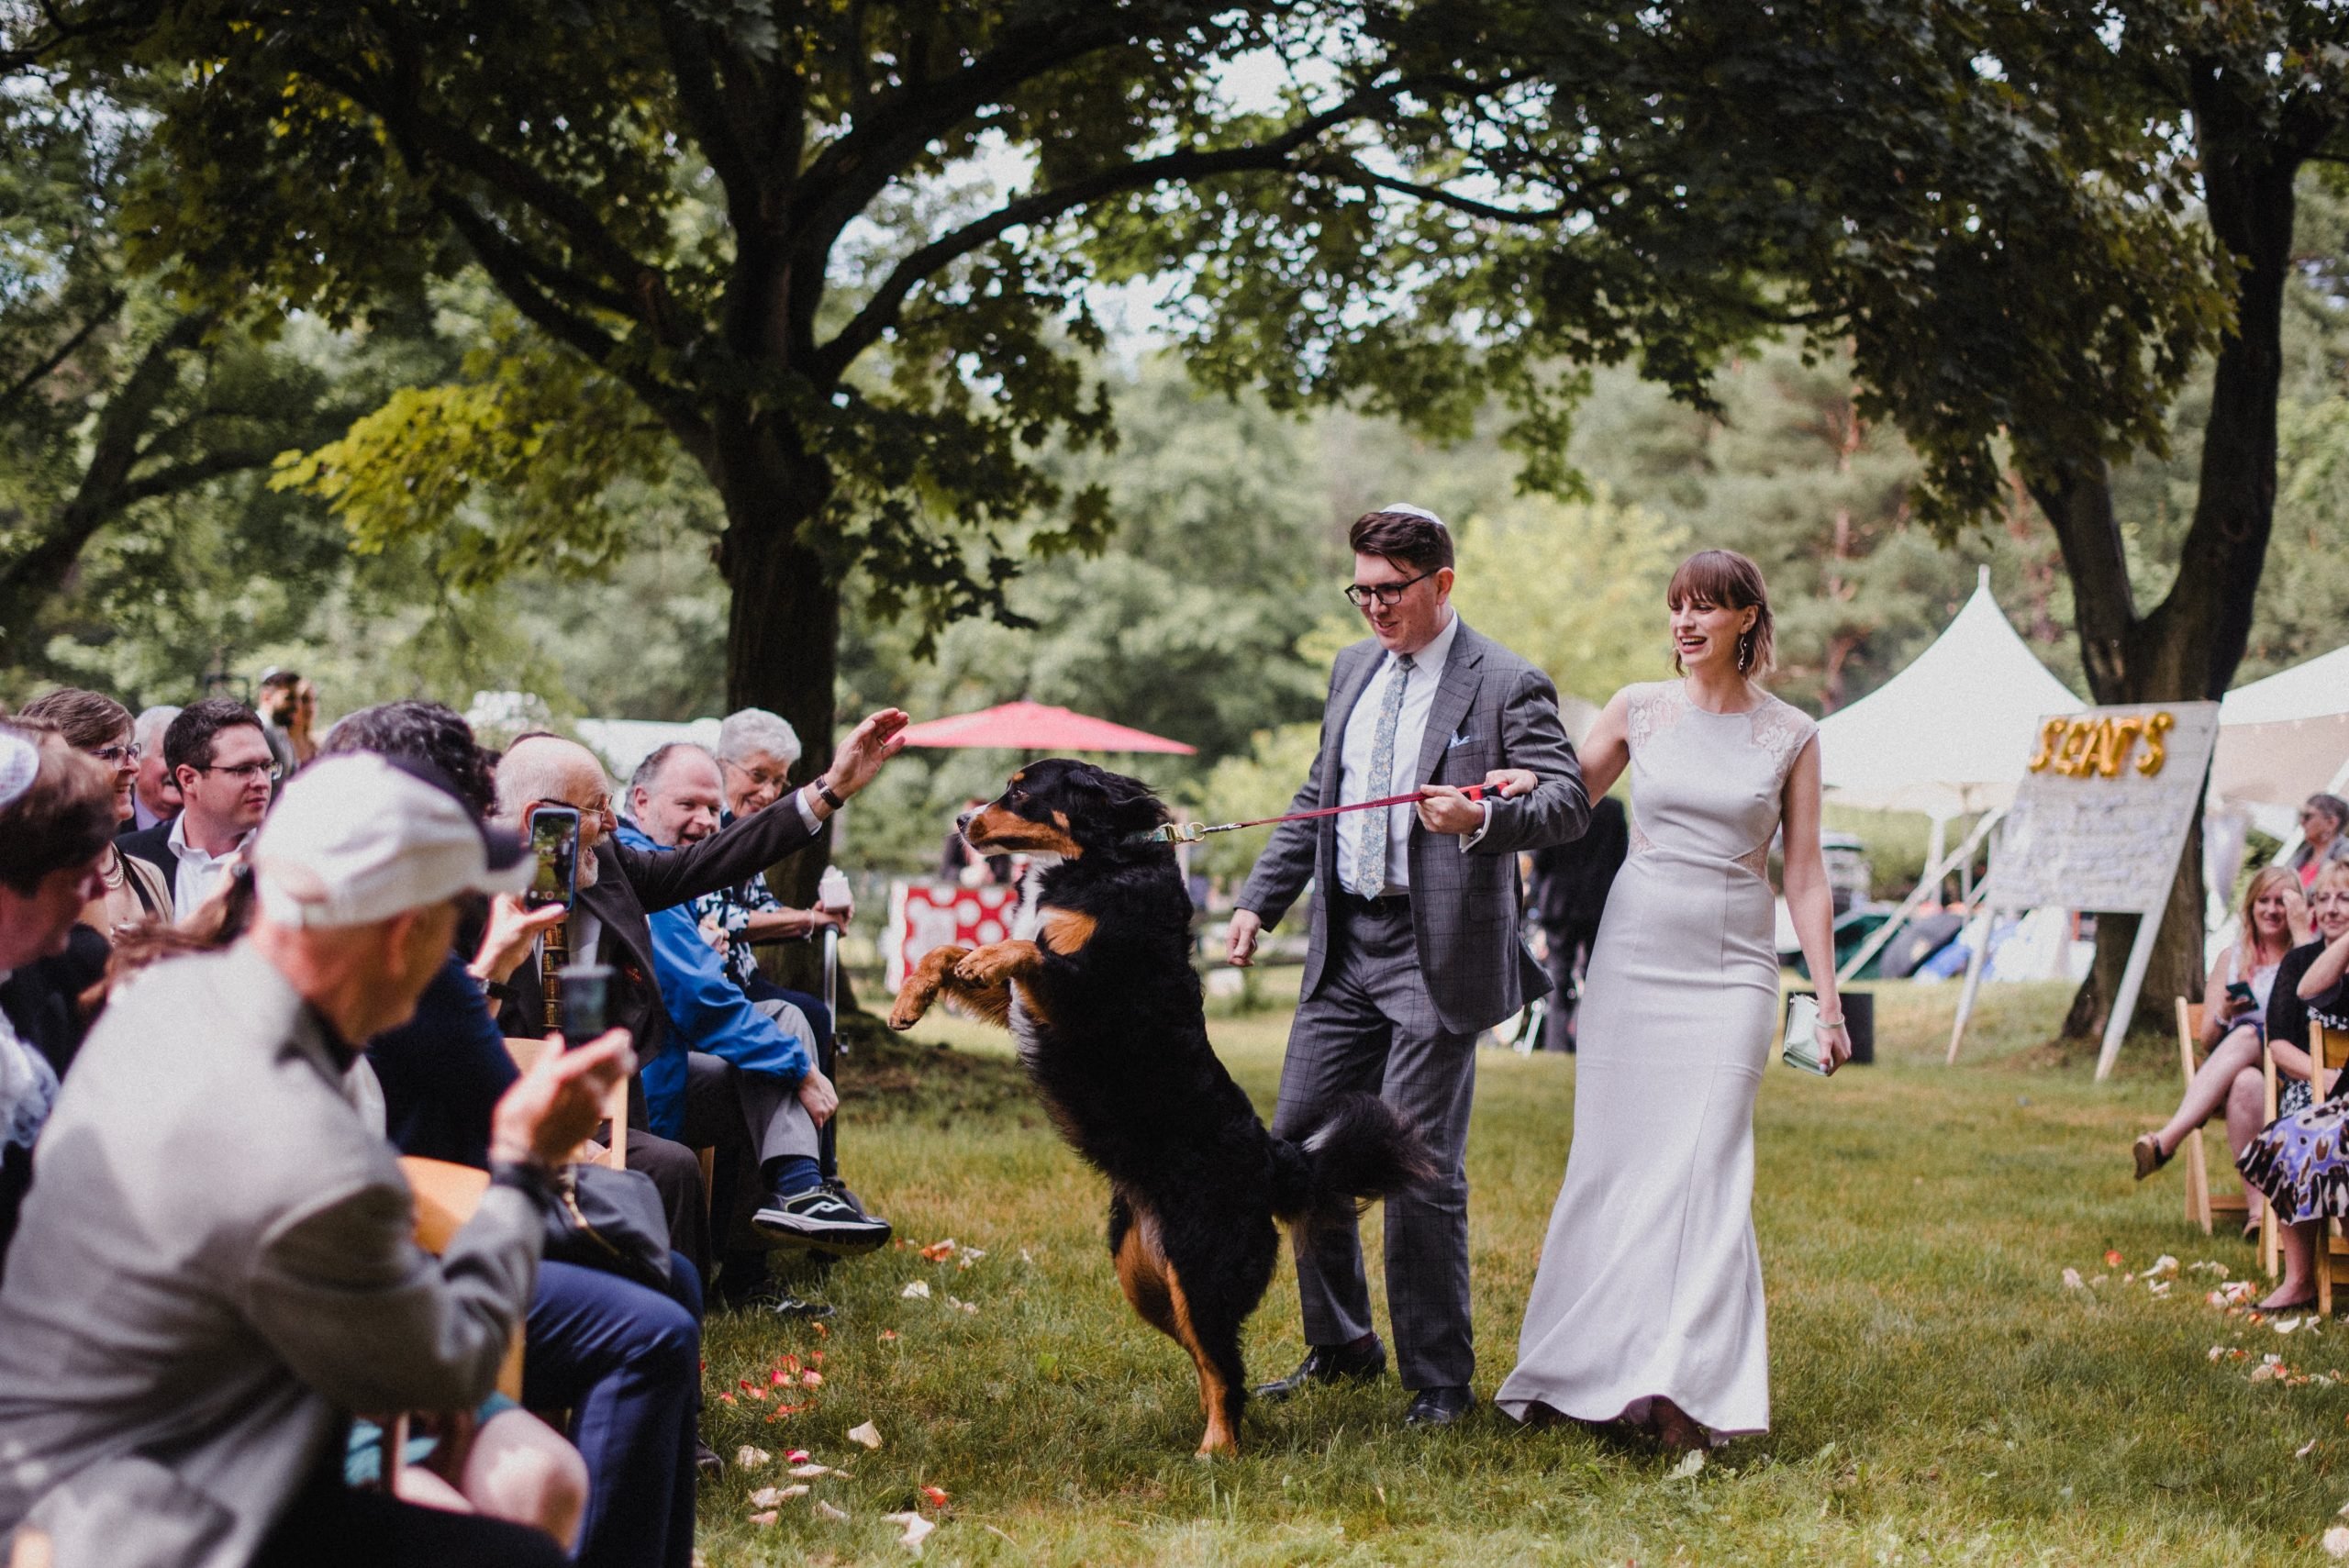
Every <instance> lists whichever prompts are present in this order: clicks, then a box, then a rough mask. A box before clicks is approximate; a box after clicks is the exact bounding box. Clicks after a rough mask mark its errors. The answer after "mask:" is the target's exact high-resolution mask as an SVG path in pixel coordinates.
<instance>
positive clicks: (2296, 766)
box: [2210, 648, 2349, 838]
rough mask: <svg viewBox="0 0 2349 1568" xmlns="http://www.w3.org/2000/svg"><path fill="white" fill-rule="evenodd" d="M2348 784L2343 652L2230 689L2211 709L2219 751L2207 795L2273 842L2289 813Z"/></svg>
mask: <svg viewBox="0 0 2349 1568" xmlns="http://www.w3.org/2000/svg"><path fill="white" fill-rule="evenodd" d="M2344 778H2349V648H2336V649H2334V650H2333V651H2332V652H2330V653H2322V654H2319V655H2318V656H2317V657H2316V658H2314V659H2311V660H2310V661H2308V662H2306V663H2304V664H2295V665H2293V666H2292V667H2291V668H2290V669H2288V670H2284V671H2280V672H2278V673H2276V674H2273V675H2270V676H2268V677H2267V678H2266V680H2264V681H2254V682H2252V683H2251V684H2249V685H2247V686H2237V687H2236V688H2235V689H2234V690H2233V691H2232V692H2229V693H2228V694H2227V697H2226V701H2224V702H2223V703H2221V704H2220V705H2219V752H2218V756H2217V757H2216V758H2215V759H2214V760H2213V761H2212V762H2211V764H2210V794H2211V795H2212V796H2213V797H2215V798H2216V799H2217V800H2219V801H2220V802H2221V803H2222V804H2224V805H2226V806H2236V807H2239V808H2242V809H2243V810H2244V811H2245V812H2247V813H2248V814H2249V816H2250V817H2251V818H2252V820H2253V821H2254V822H2256V823H2258V825H2259V826H2260V827H2261V828H2263V829H2264V830H2266V831H2267V832H2269V833H2272V834H2275V835H2276V836H2277V837H2278V838H2282V837H2285V836H2287V835H2288V834H2290V833H2291V832H2292V831H2293V828H2294V823H2295V817H2294V808H2295V807H2296V806H2299V804H2300V802H2302V801H2303V800H2306V799H2307V798H2308V797H2309V796H2310V795H2314V794H2316V793H2317V792H2318V791H2320V790H2326V791H2331V792H2332V793H2334V794H2338V793H2340V790H2341V787H2342V784H2343V781H2344Z"/></svg>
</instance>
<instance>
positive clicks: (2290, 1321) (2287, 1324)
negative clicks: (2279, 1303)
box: [2268, 1318, 2300, 1334]
mask: <svg viewBox="0 0 2349 1568" xmlns="http://www.w3.org/2000/svg"><path fill="white" fill-rule="evenodd" d="M2299 1326H2300V1320H2299V1318H2277V1319H2276V1321H2274V1322H2273V1323H2270V1324H2269V1325H2268V1327H2269V1328H2271V1329H2275V1330H2276V1331H2277V1333H2279V1334H2288V1333H2290V1332H2291V1331H2292V1330H2293V1329H2297V1328H2299Z"/></svg>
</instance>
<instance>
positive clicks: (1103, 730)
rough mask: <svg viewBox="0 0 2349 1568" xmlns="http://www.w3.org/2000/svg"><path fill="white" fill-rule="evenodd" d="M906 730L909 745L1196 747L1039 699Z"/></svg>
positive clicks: (1188, 751)
mask: <svg viewBox="0 0 2349 1568" xmlns="http://www.w3.org/2000/svg"><path fill="white" fill-rule="evenodd" d="M905 736H906V744H907V745H908V746H964V747H988V746H992V747H999V748H1001V749H1002V750H1004V751H1172V752H1175V753H1176V754H1177V755H1180V756H1186V757H1187V756H1191V755H1193V754H1194V753H1196V752H1197V751H1198V748H1197V747H1196V746H1186V745H1184V744H1183V743H1182V742H1181V741H1180V740H1167V739H1166V738H1165V737H1164V736H1163V735H1152V734H1151V733H1150V732H1149V731H1148V730H1144V729H1131V728H1127V727H1126V726H1125V725H1122V724H1112V723H1110V722H1109V721H1108V719H1106V718H1095V717H1091V716H1090V715H1087V714H1082V713H1072V712H1070V711H1069V710H1068V709H1067V708H1064V707H1053V706H1050V705H1048V704H1045V703H1040V702H1008V703H1002V704H999V705H997V706H995V707H985V708H981V709H980V710H979V711H978V712H976V713H958V714H956V715H954V716H953V717H952V718H932V719H929V720H926V721H925V722H923V723H920V724H908V725H907V726H906V729H905Z"/></svg>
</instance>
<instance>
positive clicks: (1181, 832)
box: [1140, 784, 1486, 844]
mask: <svg viewBox="0 0 2349 1568" xmlns="http://www.w3.org/2000/svg"><path fill="white" fill-rule="evenodd" d="M1485 789H1486V786H1485V785H1483V784H1463V785H1462V786H1461V787H1460V793H1461V795H1464V797H1466V798H1467V799H1469V800H1482V799H1484V798H1485ZM1428 798H1430V796H1429V792H1428V791H1426V790H1423V789H1415V790H1413V791H1412V792H1411V793H1410V794H1408V795H1388V796H1387V797H1386V799H1384V800H1363V801H1356V802H1355V803H1354V804H1353V805H1352V806H1322V807H1320V808H1319V810H1316V811H1292V812H1290V813H1289V814H1288V815H1287V816H1286V817H1254V818H1252V819H1251V820H1249V821H1246V822H1218V823H1215V824H1213V825H1212V826H1210V825H1209V824H1208V823H1205V822H1167V823H1163V824H1161V825H1160V826H1158V827H1156V828H1152V829H1151V830H1150V831H1149V832H1147V833H1145V834H1143V835H1142V836H1141V840H1140V841H1141V842H1142V843H1145V844H1196V843H1197V842H1198V841H1199V840H1201V839H1203V838H1205V837H1206V836H1207V835H1208V834H1209V833H1236V832H1238V831H1239V830H1240V829H1241V828H1269V827H1272V826H1273V825H1274V824H1275V823H1277V822H1303V821H1306V820H1308V818H1310V817H1335V816H1337V815H1338V814H1339V813H1341V812H1345V811H1377V810H1381V809H1383V808H1385V807H1386V806H1416V805H1418V804H1419V802H1420V801H1422V800H1426V799H1428Z"/></svg>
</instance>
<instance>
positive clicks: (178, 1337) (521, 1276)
mask: <svg viewBox="0 0 2349 1568" xmlns="http://www.w3.org/2000/svg"><path fill="white" fill-rule="evenodd" d="M199 706H200V705H199ZM252 865H253V875H254V879H255V880H254V887H255V894H256V896H257V899H258V904H259V913H258V915H257V917H256V918H255V920H254V922H253V925H252V929H251V930H250V932H249V933H248V934H247V935H246V936H245V937H244V938H242V939H241V940H239V941H237V942H236V943H235V944H234V945H233V946H231V947H230V948H229V949H228V950H227V951H224V952H219V953H214V954H206V955H202V956H197V957H190V958H184V959H176V960H173V961H172V962H167V963H162V964H159V965H156V966H155V967H154V968H152V969H151V970H150V971H148V972H146V973H142V974H140V975H139V976H138V977H137V978H136V979H134V980H133V981H131V982H130V983H129V984H126V985H125V986H124V987H123V988H122V989H121V991H120V992H118V993H117V995H114V996H113V997H112V999H111V1000H110V1001H109V1003H108V1006H107V1008H106V1013H105V1015H104V1016H103V1017H102V1018H100V1019H99V1021H98V1024H97V1026H96V1028H95V1029H93V1031H92V1033H91V1037H90V1040H89V1041H88V1043H87V1045H86V1046H85V1047H84V1049H83V1052H82V1055H81V1057H80V1059H79V1060H78V1061H77V1062H76V1064H75V1068H74V1072H73V1075H72V1077H71V1078H70V1079H69V1080H68V1081H67V1082H66V1084H65V1086H64V1089H63V1091H62V1093H61V1095H59V1097H58V1101H57V1105H56V1108H55V1111H54V1112H53V1114H52V1116H51V1118H50V1127H49V1129H48V1131H47V1133H46V1135H45V1136H44V1137H43V1139H42V1141H41V1144H40V1148H39V1156H38V1159H37V1161H36V1165H35V1180H34V1184H33V1189H32V1192H31V1195H30V1196H29V1197H28V1201H27V1203H26V1206H25V1211H24V1217H23V1223H22V1226H21V1229H20V1230H19V1233H18V1238H17V1248H16V1250H15V1253H14V1257H13V1259H12V1262H13V1266H12V1267H11V1268H10V1270H9V1273H8V1276H7V1279H6V1283H5V1284H0V1453H6V1454H7V1455H8V1456H9V1462H8V1463H6V1464H5V1465H0V1527H6V1528H12V1527H14V1526H15V1525H17V1523H18V1522H19V1521H26V1522H29V1523H30V1524H32V1525H33V1526H35V1527H36V1528H38V1529H41V1530H43V1531H45V1532H46V1533H47V1535H48V1536H49V1538H50V1543H51V1547H52V1550H53V1552H54V1561H55V1562H57V1563H58V1564H60V1565H61V1568H72V1564H74V1563H77V1562H90V1563H101V1562H103V1563H117V1562H223V1563H227V1562H253V1563H257V1564H262V1565H264V1568H277V1565H279V1564H311V1563H318V1562H336V1563H342V1564H362V1563H363V1564H410V1563H414V1564H433V1565H436V1568H440V1565H453V1564H470V1563H482V1564H490V1563H497V1564H531V1563H543V1564H548V1565H549V1568H552V1565H553V1564H558V1563H562V1562H566V1561H567V1558H566V1557H565V1555H564V1553H563V1552H562V1550H561V1548H560V1547H559V1546H558V1545H557V1544H556V1543H555V1542H554V1541H553V1540H551V1539H550V1538H549V1537H548V1536H546V1535H544V1534H542V1533H540V1531H538V1530H535V1529H528V1528H524V1527H520V1526H517V1525H513V1524H510V1523H507V1522H506V1521H503V1520H497V1519H491V1518H478V1517H466V1516H462V1515H458V1514H452V1513H447V1512H443V1511H440V1510H438V1509H432V1508H425V1507H416V1506H415V1505H413V1504H409V1503H406V1502H403V1501H401V1500H399V1499H397V1498H394V1497H389V1496H382V1495H380V1494H373V1493H364V1492H357V1491H353V1490H351V1488H350V1487H349V1486H348V1485H346V1484H345V1481H344V1479H343V1474H342V1447H343V1444H342V1435H343V1429H344V1426H345V1424H346V1422H347V1419H348V1418H349V1416H350V1414H351V1413H352V1412H355V1411H400V1410H463V1409H470V1408H472V1407H475V1406H476V1405H478V1404H479V1403H480V1402H481V1401H482V1399H483V1398H484V1396H486V1395H487V1394H488V1393H489V1392H490V1390H491V1388H492V1386H493V1385H494V1384H495V1379H496V1375H497V1369H498V1366H499V1364H500V1362H502V1361H503V1359H504V1357H505V1353H506V1348H507V1342H508V1340H510V1339H511V1337H512V1335H513V1332H514V1329H515V1328H516V1327H517V1325H518V1323H519V1322H520V1321H521V1318H522V1315H523V1312H524V1310H525V1308H526V1307H527V1305H528V1303H529V1295H530V1290H531V1285H532V1283H533V1278H534V1276H535V1274H536V1272H537V1267H538V1262H539V1252H540V1245H541V1241H542V1239H543V1237H544V1235H545V1232H546V1228H547V1222H548V1218H550V1216H551V1215H552V1214H553V1213H554V1212H556V1211H557V1208H558V1199H557V1196H556V1195H555V1192H554V1189H553V1186H552V1184H551V1179H550V1177H549V1174H548V1166H549V1165H550V1164H551V1162H554V1161H556V1160H559V1159H561V1158H562V1157H563V1156H564V1155H565V1154H566V1153H567V1152H568V1151H570V1150H571V1149H572V1148H573V1146H574V1145H575V1144H576V1143H577V1142H578V1141H579V1140H580V1139H581V1138H583V1137H584V1136H585V1135H586V1134H587V1133H588V1132H589V1131H590V1130H592V1129H594V1127H595V1126H596V1121H597V1118H598V1117H599V1115H600V1110H601V1106H602V1103H603V1099H604V1096H605V1095H606V1094H607V1092H608V1091H609V1089H610V1088H611V1086H612V1085H614V1084H618V1082H619V1081H620V1080H621V1078H622V1077H623V1076H624V1075H625V1074H626V1073H628V1072H629V1067H630V1058H629V1041H628V1038H627V1035H626V1033H625V1032H624V1031H618V1030H615V1031H612V1032H610V1033H607V1034H606V1035H604V1036H602V1037H600V1038H599V1039H597V1040H594V1041H592V1042H590V1043H588V1044H586V1045H584V1046H582V1047H581V1048H579V1049H577V1050H574V1051H550V1052H548V1053H547V1054H546V1055H545V1057H544V1058H543V1060H542V1061H541V1062H540V1065H539V1066H538V1067H537V1068H536V1069H535V1070H533V1071H532V1072H531V1073H528V1074H526V1075H525V1076H524V1077H523V1078H522V1079H521V1080H520V1081H519V1082H518V1083H517V1084H515V1086H514V1087H513V1089H511V1090H510V1091H508V1093H507V1095H506V1096H505V1097H504V1098H503V1099H501V1100H500V1101H499V1103H498V1106H497V1109H496V1113H495V1130H494V1133H493V1137H492V1140H491V1158H492V1176H491V1180H490V1184H489V1187H488V1189H487V1191H486V1193H485V1194H484V1195H483V1197H482V1199H481V1202H480V1206H479V1207H478V1208H477V1210H476V1211H475V1212H474V1214H473V1218H471V1219H470V1220H469V1221H467V1222H466V1224H465V1225H464V1226H463V1227H462V1228H461V1229H459V1230H458V1231H457V1232H456V1234H455V1236H454V1237H453V1238H452V1239H451V1241H450V1243H449V1245H448V1247H447V1250H446V1251H445V1252H444V1253H443V1255H442V1256H441V1257H440V1258H437V1259H436V1258H433V1257H431V1256H429V1254H427V1253H426V1252H425V1251H423V1250H422V1249H421V1248H419V1247H418V1246H417V1242H416V1240H415V1238H414V1235H413V1227H414V1224H415V1219H414V1215H413V1213H412V1209H411V1199H410V1195H409V1191H408V1188H407V1184H406V1180H405V1179H404V1178H403V1177H402V1175H401V1173H400V1170H399V1166H398V1164H397V1163H396V1162H395V1159H394V1155H393V1151H392V1150H391V1149H390V1147H389V1146H388V1145H386V1144H385V1143H384V1141H383V1140H381V1139H380V1138H378V1137H377V1136H375V1135H374V1134H373V1132H372V1131H371V1130H370V1129H368V1128H367V1127H365V1126H364V1125H363V1124H362V1121H361V1120H360V1118H359V1116H358V1115H357V1113H356V1112H355V1111H354V1110H353V1108H352V1106H351V1104H350V1103H349V1102H348V1101H347V1100H346V1099H345V1098H344V1097H343V1094H342V1080H343V1074H344V1072H345V1070H346V1068H347V1065H348V1064H349V1063H350V1062H351V1061H352V1060H353V1059H354V1057H355V1054H356V1051H357V1050H358V1048H357V1047H356V1046H355V1045H354V1044H353V1043H352V1042H354V1041H363V1040H366V1039H368V1038H369V1037H370V1036H372V1035H373V1034H375V1033H377V1032H378V1031H379V1030H382V1029H388V1028H392V1027H394V1026H395V1025H397V1024H399V1023H401V1022H403V1021H405V1020H406V1018H407V1017H408V1015H409V1014H410V1013H411V1012H412V1011H413V1009H414V1007H415V1006H416V1000H417V995H419V994H420V993H421V992H422V990H423V988H424V985H425V984H426V983H427V982H428V981H429V979H430V978H431V976H432V974H433V973H434V971H435V970H436V969H437V968H438V967H439V965H440V959H441V957H442V955H443V954H444V953H446V951H448V947H449V943H450V940H451V935H452V934H453V932H454V929H455V926H456V921H457V914H458V903H459V900H460V898H461V897H462V895H467V894H469V893H483V894H490V893H498V892H507V891H512V890H515V889H517V888H519V887H520V886H522V885H523V884H526V883H527V881H528V879H529V866H528V863H527V862H526V861H525V859H524V857H523V855H522V853H521V847H520V846H519V845H518V843H515V842H514V841H512V840H510V839H507V840H504V841H502V842H501V841H499V840H497V839H496V838H495V837H493V836H490V835H486V834H484V832H483V830H482V829H481V828H480V827H479V826H478V825H477V824H476V823H475V822H474V821H473V818H472V817H471V816H470V814H469V813H468V812H467V811H466V810H465V808H464V806H462V804H461V803H460V802H459V801H458V800H457V799H456V798H455V797H454V796H453V795H451V794H449V793H448V792H447V791H445V790H444V789H442V788H441V787H440V786H438V785H436V784H432V783H429V782H428V781H427V780H426V779H424V778H423V777H421V776H419V775H418V774H417V773H410V772H406V771H404V770H402V769H400V768H397V767H395V766H393V765H392V764H390V763H388V762H384V761H382V760H381V759H377V758H371V757H343V758H337V759H335V760H334V761H333V762H328V763H322V764H320V765H318V766H317V767H315V768H314V769H312V770H310V771H309V772H308V773H306V775H305V776H304V777H303V778H301V779H298V780H296V781H295V782H294V783H293V784H289V785H288V787H287V790H286V792H285V796H284V799H283V800H282V801H281V802H280V803H279V806H278V809H277V810H276V812H275V813H274V814H273V816H272V817H271V818H270V820H269V822H268V823H267V825H266V826H265V827H264V828H262V832H261V834H260V837H259V839H258V840H257V841H256V842H255V844H254V845H253V854H252Z"/></svg>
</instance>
